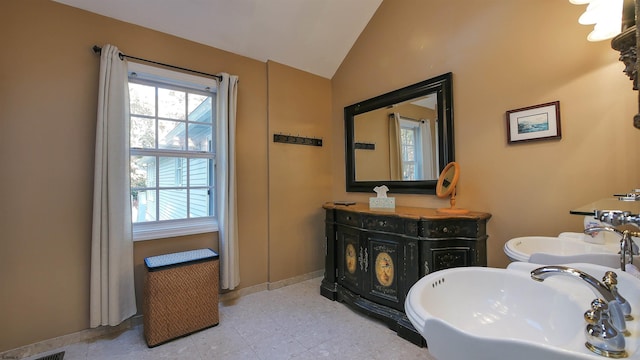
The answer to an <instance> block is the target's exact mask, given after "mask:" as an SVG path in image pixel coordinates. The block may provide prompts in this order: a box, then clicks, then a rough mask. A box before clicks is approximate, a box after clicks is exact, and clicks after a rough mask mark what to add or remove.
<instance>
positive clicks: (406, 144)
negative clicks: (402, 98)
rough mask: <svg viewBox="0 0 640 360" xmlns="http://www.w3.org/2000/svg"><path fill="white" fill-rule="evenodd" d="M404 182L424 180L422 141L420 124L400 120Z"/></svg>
mask: <svg viewBox="0 0 640 360" xmlns="http://www.w3.org/2000/svg"><path fill="white" fill-rule="evenodd" d="M400 141H401V147H400V151H401V155H402V180H419V179H422V139H421V135H420V127H419V124H418V122H416V121H411V120H406V119H402V118H400Z"/></svg>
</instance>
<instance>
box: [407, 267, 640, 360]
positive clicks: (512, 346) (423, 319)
mask: <svg viewBox="0 0 640 360" xmlns="http://www.w3.org/2000/svg"><path fill="white" fill-rule="evenodd" d="M539 266H542V265H540V264H533V263H512V264H511V265H509V267H508V268H507V269H491V268H454V269H447V270H441V271H439V272H436V273H432V274H429V275H427V276H425V277H424V278H422V279H421V280H419V281H418V282H417V283H416V284H415V285H414V286H413V287H412V288H411V289H410V291H409V294H408V295H407V300H406V303H405V311H406V313H407V317H408V318H409V320H410V321H411V322H412V324H413V325H414V327H415V328H416V329H417V330H418V331H419V332H420V333H421V334H422V335H423V337H425V339H426V340H427V346H428V348H429V351H430V353H431V354H432V355H433V356H435V357H436V358H438V359H442V360H464V359H468V358H469V356H470V354H473V358H474V359H478V360H489V359H495V358H501V359H511V358H513V359H522V360H527V359H531V360H537V359H541V358H544V359H592V360H594V359H602V357H600V356H597V355H595V354H593V353H591V352H590V351H589V350H587V349H586V347H585V346H584V342H585V337H584V333H583V331H584V322H583V321H581V315H582V313H583V312H584V310H586V309H587V308H588V302H590V300H588V301H587V304H586V305H584V304H580V305H579V306H580V313H579V314H578V315H576V314H575V313H574V314H571V315H568V316H572V317H573V316H578V318H577V319H576V320H575V324H577V325H578V327H579V330H578V331H576V333H575V336H573V337H568V338H567V339H565V340H566V341H565V344H559V343H556V344H551V343H542V342H536V341H534V340H531V339H519V338H515V337H511V338H496V337H491V336H486V335H483V334H477V333H473V332H469V331H465V329H461V328H458V327H456V326H455V325H454V324H452V323H451V322H449V321H446V320H444V319H440V318H435V317H433V316H432V315H431V314H429V312H428V311H426V310H424V309H416V307H415V306H413V305H412V303H413V302H414V301H415V297H416V292H417V291H421V289H422V288H423V287H424V286H425V285H430V284H431V282H432V281H433V280H434V279H435V278H436V277H438V276H446V277H449V275H450V274H452V273H455V272H462V273H464V272H465V271H467V272H473V271H478V272H487V271H488V272H492V271H502V272H504V273H505V275H506V274H507V273H509V272H512V273H514V274H513V276H516V275H515V274H517V273H519V274H520V275H519V276H520V277H521V279H522V281H526V284H527V286H528V285H529V284H530V285H532V286H535V284H539V285H543V286H544V285H545V284H546V285H548V286H550V287H554V288H555V289H556V290H561V291H565V292H568V293H574V292H575V293H576V294H573V295H571V296H575V297H576V298H574V300H576V299H577V300H576V301H579V302H584V299H585V297H586V298H592V297H594V296H593V293H592V292H591V290H590V289H589V287H587V286H585V285H586V284H580V281H579V280H576V279H571V278H569V277H567V276H554V277H551V278H549V279H547V280H545V281H544V282H543V283H537V282H535V281H533V280H532V279H531V278H530V271H531V270H533V269H535V268H537V267H539ZM567 266H570V267H574V268H577V269H580V270H583V271H585V272H587V273H589V274H591V275H593V276H595V277H597V278H598V277H601V275H600V274H604V272H605V271H607V270H611V269H610V268H608V267H605V266H600V265H595V264H587V263H579V264H567ZM483 269H484V270H483ZM439 273H444V274H441V275H439ZM616 273H617V274H618V278H619V280H620V285H621V286H622V285H624V286H625V288H622V287H621V291H627V290H629V291H631V292H632V294H631V295H632V296H631V298H634V299H638V298H640V281H638V279H636V278H634V277H633V276H631V275H629V274H627V273H624V272H622V271H619V270H618V271H616ZM509 276H511V275H509ZM425 279H426V280H425ZM421 282H422V283H421ZM445 283H446V278H445ZM416 289H418V290H416ZM426 289H427V291H428V289H429V288H428V287H427V288H426ZM431 295H432V294H431V293H428V295H426V296H427V297H429V296H431ZM578 298H579V299H578ZM627 298H628V299H629V298H630V296H627ZM542 300H543V299H541V301H542ZM567 301H571V300H568V299H567ZM636 302H637V300H636ZM632 306H633V305H632ZM425 313H426V314H427V315H425ZM632 315H634V317H635V318H636V319H639V318H640V303H638V304H635V307H634V309H633V313H632ZM429 316H431V317H429ZM562 319H563V320H565V321H566V320H567V319H568V317H565V318H562ZM639 322H640V321H634V324H633V333H634V335H632V338H627V348H628V349H633V350H631V351H629V350H628V351H629V357H628V359H640V352H639V351H638V349H639V348H640V325H639ZM628 326H629V325H628ZM429 330H431V333H430V332H429ZM630 330H632V329H631V327H630ZM452 343H455V344H456V346H451V344H452ZM496 349H499V350H496ZM496 351H499V353H496Z"/></svg>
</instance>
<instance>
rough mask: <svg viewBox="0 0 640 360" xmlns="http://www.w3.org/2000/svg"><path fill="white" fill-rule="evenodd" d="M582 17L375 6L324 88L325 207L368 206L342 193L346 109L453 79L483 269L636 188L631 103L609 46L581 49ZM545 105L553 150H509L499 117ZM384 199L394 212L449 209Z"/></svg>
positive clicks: (444, 0)
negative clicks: (342, 203) (552, 114)
mask: <svg viewBox="0 0 640 360" xmlns="http://www.w3.org/2000/svg"><path fill="white" fill-rule="evenodd" d="M584 10H585V6H577V5H572V4H570V3H569V2H568V1H556V0H519V1H511V0H484V1H450V0H432V1H422V0H413V1H412V0H403V1H389V0H385V1H383V3H382V5H381V6H380V8H379V9H378V11H377V12H376V14H375V15H374V17H373V19H372V20H371V21H370V22H369V24H368V26H367V28H366V29H365V31H364V32H363V33H362V35H361V36H360V37H359V38H358V41H357V42H356V44H355V45H354V47H353V48H352V50H351V51H350V53H349V54H348V56H347V58H346V59H345V61H344V62H343V63H342V65H341V67H340V69H339V70H338V71H337V73H336V75H335V76H334V77H333V79H332V87H333V102H332V104H333V136H334V139H335V142H334V147H335V151H334V158H333V163H332V166H333V171H334V174H335V177H336V179H335V180H334V183H333V184H334V185H333V186H334V188H333V198H335V199H351V200H358V201H367V197H369V196H371V194H359V193H345V190H344V176H345V175H344V174H345V170H344V155H343V150H342V149H344V142H343V141H340V139H343V138H344V126H343V114H342V111H343V107H344V106H347V105H350V104H353V103H355V102H358V101H362V100H365V99H368V98H371V97H373V96H377V95H379V94H383V93H386V92H388V91H391V90H394V89H398V88H401V87H403V86H406V85H409V84H413V83H416V82H418V81H421V80H425V79H429V78H431V77H434V76H437V75H440V74H443V73H446V72H449V71H451V72H453V81H454V86H453V93H454V117H455V125H454V127H455V151H456V154H455V156H456V160H457V161H458V162H459V163H460V166H461V174H462V175H461V178H460V183H459V187H458V196H457V200H458V202H457V206H458V207H463V208H470V209H473V210H477V211H485V212H490V213H492V214H493V217H492V218H491V220H490V221H489V224H488V233H489V235H490V237H489V240H488V251H489V255H488V257H489V259H488V260H489V265H490V266H504V265H506V264H507V258H506V256H505V255H504V253H503V251H502V247H503V245H504V242H505V241H507V240H509V239H510V238H513V237H516V236H525V235H557V234H558V233H559V232H561V231H579V230H580V227H581V225H582V218H580V217H578V216H575V215H569V210H570V209H572V208H576V207H578V206H580V205H583V204H587V203H590V202H592V201H594V200H597V199H600V198H605V197H609V196H610V195H612V194H614V193H616V192H620V191H623V192H626V191H630V190H631V189H633V188H635V187H637V186H638V184H639V182H638V181H639V180H640V176H639V175H640V166H638V165H639V160H640V159H639V156H640V151H638V150H640V149H639V147H640V130H637V129H635V128H633V126H632V117H633V115H634V114H635V113H636V112H637V110H638V101H637V93H635V92H633V91H632V90H631V82H630V81H629V79H628V78H627V77H626V76H625V75H624V74H623V73H622V70H623V68H624V66H623V64H622V63H621V62H619V61H618V56H619V54H618V53H616V52H615V51H614V50H612V49H611V47H610V43H609V42H608V41H604V42H598V43H590V42H587V40H586V36H587V34H588V33H589V32H590V31H591V29H590V28H589V27H587V26H582V25H579V24H578V23H577V19H578V17H579V16H580V14H581V13H582V12H583V11H584ZM554 100H559V101H560V108H561V124H562V140H560V141H545V142H538V143H528V144H517V145H507V140H506V122H505V111H507V110H510V109H517V108H521V107H525V106H529V105H535V104H541V103H545V102H549V101H554ZM390 195H392V194H390ZM393 195H394V196H396V202H397V204H399V205H408V206H423V207H439V206H444V205H448V204H447V202H446V201H443V200H439V199H437V198H436V197H435V196H424V195H401V194H393Z"/></svg>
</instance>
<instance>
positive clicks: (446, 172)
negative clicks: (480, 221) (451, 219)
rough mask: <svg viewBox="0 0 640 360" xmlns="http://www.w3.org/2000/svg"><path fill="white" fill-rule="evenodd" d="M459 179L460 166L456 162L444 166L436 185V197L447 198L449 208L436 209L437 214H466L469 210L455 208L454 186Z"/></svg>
mask: <svg viewBox="0 0 640 360" xmlns="http://www.w3.org/2000/svg"><path fill="white" fill-rule="evenodd" d="M459 178H460V165H458V163H457V162H455V161H452V162H450V163H448V164H447V166H445V168H444V169H443V170H442V173H440V177H439V178H438V183H437V184H436V195H437V196H438V197H439V198H444V197H447V196H449V197H450V200H449V203H450V204H451V207H449V208H440V209H438V212H439V213H443V214H466V213H468V212H469V210H466V209H457V208H456V185H457V184H458V179H459Z"/></svg>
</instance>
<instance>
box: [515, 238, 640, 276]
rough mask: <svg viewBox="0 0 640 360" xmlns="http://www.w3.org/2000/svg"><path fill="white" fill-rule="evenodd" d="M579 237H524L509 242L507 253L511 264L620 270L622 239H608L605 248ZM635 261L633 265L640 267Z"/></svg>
mask: <svg viewBox="0 0 640 360" xmlns="http://www.w3.org/2000/svg"><path fill="white" fill-rule="evenodd" d="M586 236H588V235H583V234H580V233H562V234H560V235H559V236H558V237H547V236H524V237H517V238H514V239H511V240H509V241H507V242H506V243H505V244H504V253H505V254H506V255H507V256H508V257H509V259H510V260H511V261H524V262H532V263H536V264H543V265H552V264H565V263H590V264H596V265H602V266H608V267H612V268H615V269H619V268H620V255H619V251H620V239H619V237H618V236H615V235H614V236H613V237H611V236H609V237H606V238H605V239H606V240H605V242H604V244H594V243H589V242H587V241H585V240H584V239H585V237H586ZM636 259H639V257H637V256H635V257H634V263H635V264H638V263H640V260H638V261H636Z"/></svg>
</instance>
